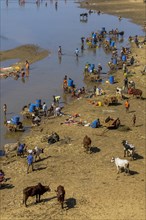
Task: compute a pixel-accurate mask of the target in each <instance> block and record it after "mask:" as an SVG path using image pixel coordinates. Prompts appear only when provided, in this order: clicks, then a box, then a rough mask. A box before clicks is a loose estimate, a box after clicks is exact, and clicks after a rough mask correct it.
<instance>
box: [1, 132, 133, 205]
mask: <svg viewBox="0 0 146 220" xmlns="http://www.w3.org/2000/svg"><path fill="white" fill-rule="evenodd" d="M82 143H83V148H84V149H85V152H87V153H91V144H92V140H91V138H90V137H88V136H87V135H85V137H84V138H83V142H82ZM122 145H123V151H124V157H131V159H133V160H134V159H136V157H135V154H136V151H135V147H134V146H133V145H132V144H129V143H128V141H126V140H123V141H122ZM17 147H18V143H15V144H14V143H13V144H5V146H4V150H5V152H6V156H8V155H9V154H10V153H11V152H14V151H15V152H16V151H17ZM30 151H31V153H33V155H34V157H35V161H36V159H37V157H38V158H39V160H40V159H41V158H40V154H41V153H44V149H42V148H39V147H35V148H34V149H32V150H29V149H27V148H26V149H24V153H26V152H27V153H30ZM19 156H21V155H19ZM23 156H24V154H23ZM111 162H114V163H115V165H116V168H117V173H119V172H122V171H124V172H125V173H127V174H129V173H130V170H129V161H128V160H126V159H120V158H114V157H112V159H111ZM1 182H2V181H1ZM50 191H51V189H50V187H49V186H43V185H42V184H41V183H38V184H37V185H35V186H29V187H26V188H25V189H24V190H23V203H24V204H25V206H26V207H27V200H28V198H29V197H33V196H36V203H39V202H40V198H41V195H43V194H44V193H45V192H50ZM55 192H56V193H57V200H58V201H59V202H60V204H61V208H62V209H63V208H64V201H65V189H64V187H63V186H61V185H59V186H58V187H57V190H55Z"/></svg>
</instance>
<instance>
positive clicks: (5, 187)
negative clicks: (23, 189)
mask: <svg viewBox="0 0 146 220" xmlns="http://www.w3.org/2000/svg"><path fill="white" fill-rule="evenodd" d="M12 188H14V186H13V185H12V184H8V183H3V184H1V186H0V190H1V189H12Z"/></svg>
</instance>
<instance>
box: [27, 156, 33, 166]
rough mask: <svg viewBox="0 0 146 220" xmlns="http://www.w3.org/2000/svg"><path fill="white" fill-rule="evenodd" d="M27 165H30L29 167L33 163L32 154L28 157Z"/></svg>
mask: <svg viewBox="0 0 146 220" xmlns="http://www.w3.org/2000/svg"><path fill="white" fill-rule="evenodd" d="M27 163H28V165H31V164H32V163H33V156H32V154H29V155H28V156H27Z"/></svg>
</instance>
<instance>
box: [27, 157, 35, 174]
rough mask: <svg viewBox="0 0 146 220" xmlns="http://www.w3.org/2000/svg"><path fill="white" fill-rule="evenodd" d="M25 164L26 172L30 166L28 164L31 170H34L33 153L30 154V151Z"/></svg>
mask: <svg viewBox="0 0 146 220" xmlns="http://www.w3.org/2000/svg"><path fill="white" fill-rule="evenodd" d="M27 164H28V166H27V173H28V171H29V167H30V166H31V167H32V171H34V169H33V155H32V153H30V154H29V155H28V156H27Z"/></svg>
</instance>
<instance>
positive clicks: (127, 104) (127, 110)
mask: <svg viewBox="0 0 146 220" xmlns="http://www.w3.org/2000/svg"><path fill="white" fill-rule="evenodd" d="M129 107H130V104H129V102H128V100H127V101H126V102H125V109H126V112H129Z"/></svg>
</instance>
